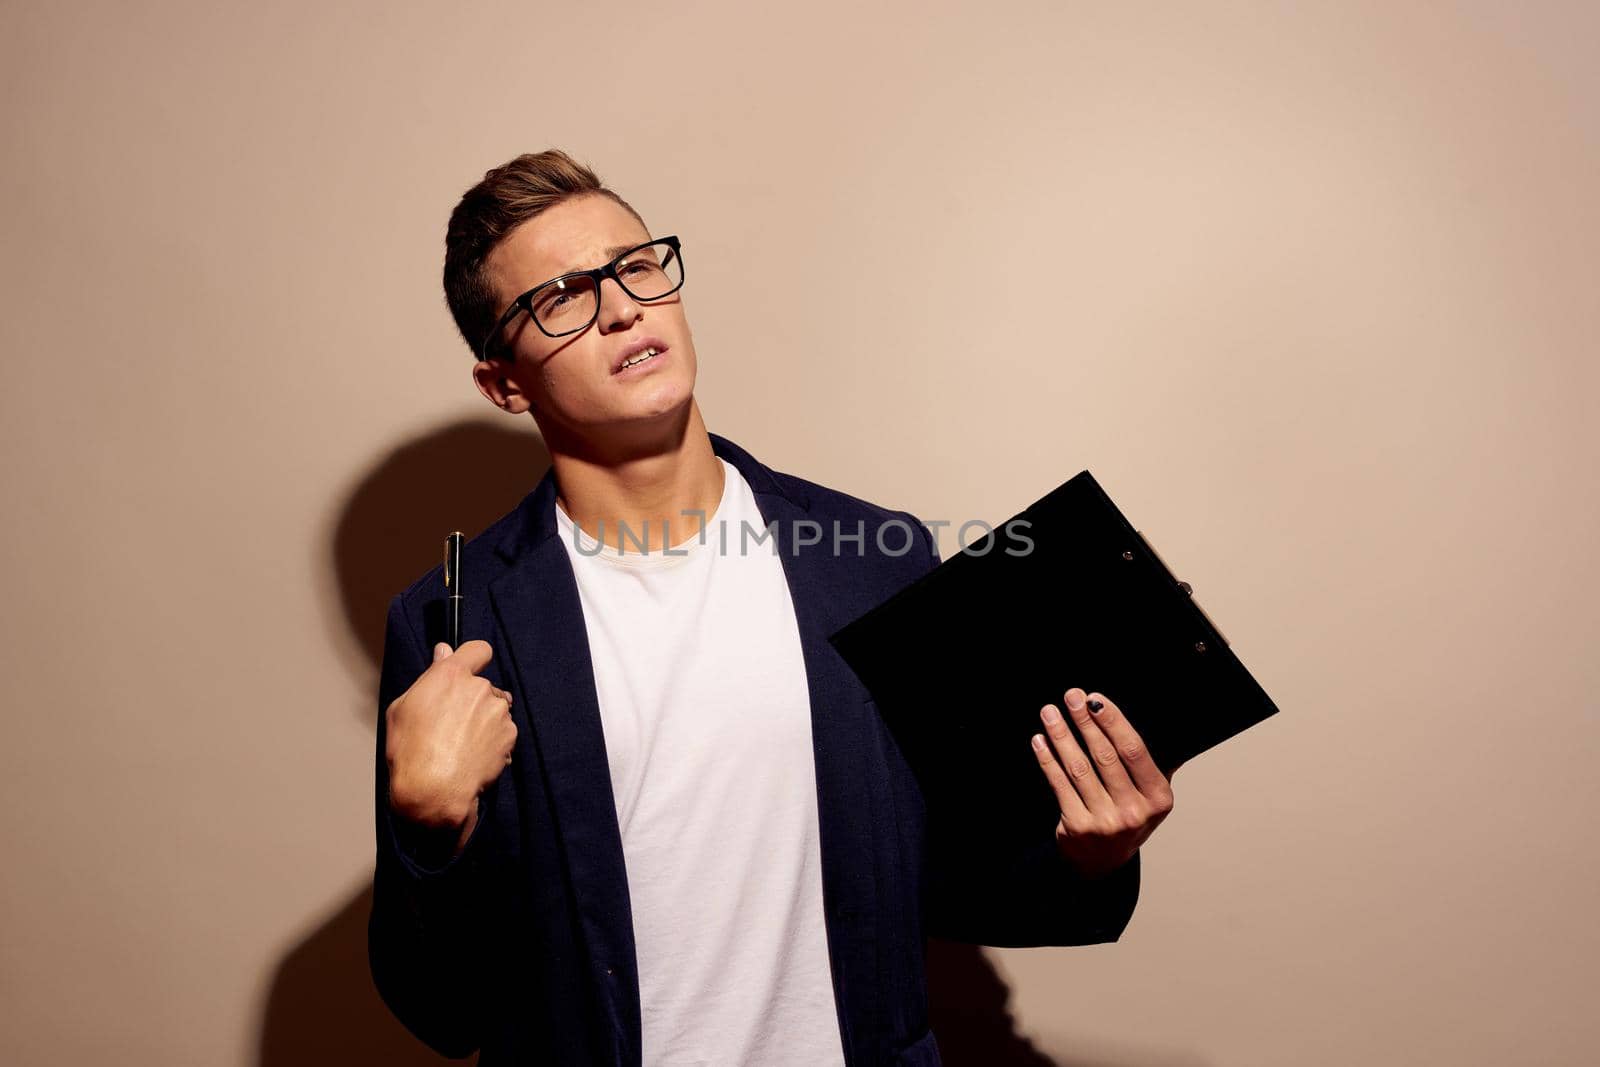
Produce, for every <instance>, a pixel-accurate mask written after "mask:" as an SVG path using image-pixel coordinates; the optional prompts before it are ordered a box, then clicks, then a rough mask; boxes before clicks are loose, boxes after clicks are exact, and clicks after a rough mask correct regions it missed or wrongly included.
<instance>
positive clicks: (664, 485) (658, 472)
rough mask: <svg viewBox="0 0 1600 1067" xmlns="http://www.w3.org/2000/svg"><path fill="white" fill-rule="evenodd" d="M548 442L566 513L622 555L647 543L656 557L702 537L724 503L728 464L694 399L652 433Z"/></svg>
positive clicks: (646, 549)
mask: <svg viewBox="0 0 1600 1067" xmlns="http://www.w3.org/2000/svg"><path fill="white" fill-rule="evenodd" d="M546 444H547V446H549V448H550V460H551V465H552V466H553V467H554V468H555V472H556V501H557V502H558V503H559V504H560V505H561V509H562V510H563V511H565V512H566V513H567V515H568V516H569V517H570V518H571V519H572V521H573V522H574V523H576V524H577V526H578V527H579V528H580V529H581V530H583V532H584V533H586V534H588V535H589V536H590V537H593V538H595V539H596V540H603V541H604V542H605V543H606V544H608V545H610V546H611V547H613V548H616V549H619V550H622V551H628V552H637V551H639V547H638V546H639V543H640V542H643V543H644V546H645V547H644V550H645V551H647V552H657V551H660V550H661V549H663V548H666V547H669V538H670V544H671V545H678V544H682V543H683V542H685V541H687V540H689V539H690V538H693V537H697V536H699V534H700V531H701V529H702V528H703V527H704V525H705V520H706V519H707V518H709V517H710V516H711V513H712V512H713V511H715V510H716V507H717V504H718V503H719V502H720V501H721V499H722V490H723V479H724V472H723V468H722V462H721V461H720V460H719V459H718V458H717V455H716V453H715V452H713V451H712V449H711V438H710V437H708V436H707V435H706V427H705V423H704V422H703V421H702V419H701V417H700V406H699V404H697V403H695V402H694V401H693V400H691V401H690V403H689V405H688V407H687V409H686V410H685V412H684V416H683V417H682V418H681V419H678V420H673V422H672V423H671V424H668V425H667V426H665V427H664V428H663V429H661V430H659V431H657V432H656V433H654V434H646V435H640V436H638V437H634V438H628V439H622V440H614V439H611V440H607V441H605V442H601V443H596V442H582V443H577V444H575V445H572V446H567V445H564V444H563V443H561V442H558V441H556V440H554V439H552V438H549V437H547V438H546ZM686 512H687V514H685V513H686ZM624 525H625V526H626V527H627V530H628V538H627V543H626V546H624V544H623V538H622V527H623V526H624ZM602 533H603V534H604V536H603V537H602V536H601V535H602Z"/></svg>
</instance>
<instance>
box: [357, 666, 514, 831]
mask: <svg viewBox="0 0 1600 1067" xmlns="http://www.w3.org/2000/svg"><path fill="white" fill-rule="evenodd" d="M493 655H494V650H493V649H492V648H490V646H489V642H487V641H468V642H466V643H465V644H463V645H462V646H461V647H460V648H458V649H456V650H455V651H454V652H451V651H450V646H449V645H447V644H445V643H443V642H440V643H439V644H437V645H435V646H434V647H433V663H432V664H430V665H429V666H428V669H427V670H425V671H423V672H422V674H421V675H419V676H418V677H417V680H416V681H415V682H413V683H412V685H411V688H410V689H407V690H406V691H405V692H404V693H402V694H400V695H399V696H398V697H396V698H395V700H394V702H393V703H391V704H390V705H389V707H388V709H387V710H386V711H385V713H384V714H385V715H386V716H387V717H388V718H387V724H388V725H387V734H388V739H387V742H386V744H385V746H384V758H385V760H387V761H388V764H389V806H390V807H391V808H393V809H394V811H395V814H397V815H399V816H401V817H402V818H404V819H407V820H409V821H411V822H414V823H417V824H419V825H421V826H427V827H433V828H441V829H442V828H444V827H446V826H454V827H459V828H460V829H461V840H462V841H465V840H466V839H467V838H468V837H470V836H471V834H472V828H473V826H474V825H475V824H476V823H477V816H478V794H479V793H481V792H483V791H484V790H485V789H487V788H488V787H489V786H490V785H491V784H492V783H493V782H494V781H495V780H496V779H497V778H499V777H500V775H501V773H502V772H503V771H504V770H505V768H506V764H508V763H510V762H511V750H512V746H513V745H514V744H515V743H516V740H517V727H516V724H514V723H513V722H512V721H511V694H510V693H507V692H505V691H504V690H502V689H497V688H495V687H494V686H493V685H491V684H490V683H489V680H488V679H486V678H480V677H478V672H479V671H481V670H483V669H484V667H486V666H488V664H489V660H490V658H491V657H492V656H493Z"/></svg>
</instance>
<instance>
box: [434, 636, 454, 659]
mask: <svg viewBox="0 0 1600 1067" xmlns="http://www.w3.org/2000/svg"><path fill="white" fill-rule="evenodd" d="M450 651H451V650H450V644H449V642H447V641H440V642H439V643H438V644H437V645H434V646H433V662H435V663H438V662H439V661H440V660H442V659H449V658H450Z"/></svg>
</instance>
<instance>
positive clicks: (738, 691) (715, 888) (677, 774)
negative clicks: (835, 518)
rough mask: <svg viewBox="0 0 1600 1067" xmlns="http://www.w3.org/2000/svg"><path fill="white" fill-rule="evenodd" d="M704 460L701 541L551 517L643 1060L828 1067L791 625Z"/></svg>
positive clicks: (795, 631)
mask: <svg viewBox="0 0 1600 1067" xmlns="http://www.w3.org/2000/svg"><path fill="white" fill-rule="evenodd" d="M718 458H719V460H721V457H718ZM721 462H722V466H723V470H724V472H725V474H726V479H725V481H724V483H723V492H722V499H721V501H720V503H719V504H718V505H717V509H716V511H715V512H713V513H712V514H711V515H710V516H707V524H706V529H705V531H704V533H703V535H697V536H692V537H688V538H685V537H683V536H682V532H685V531H688V530H691V529H693V528H694V522H693V520H692V519H691V518H690V517H687V516H685V517H683V518H682V519H678V520H674V521H672V522H670V523H669V524H668V535H669V537H670V538H671V539H672V540H673V541H674V542H675V543H674V544H673V547H672V549H671V553H672V554H668V553H667V552H664V551H661V550H659V549H658V550H657V551H655V552H650V553H643V552H641V551H640V550H639V549H638V548H637V547H636V545H635V541H633V540H630V539H628V538H627V537H625V538H624V541H623V550H622V551H621V552H619V551H618V550H617V549H616V548H613V547H611V546H609V545H602V544H600V542H599V541H597V540H596V539H595V538H593V537H590V536H589V535H588V534H586V533H584V532H583V531H582V530H579V529H577V527H576V526H574V524H573V522H572V519H571V518H570V517H569V516H568V515H567V514H566V512H565V511H563V510H562V509H561V507H560V505H557V508H556V520H557V523H558V526H559V530H558V534H559V535H560V537H561V539H562V543H563V544H564V545H566V548H567V553H568V555H569V556H570V557H571V559H572V569H573V572H574V574H575V575H576V577H577V583H578V594H579V598H580V600H581V602H582V605H583V616H584V626H585V628H586V630H587V631H588V636H589V651H590V655H591V657H592V659H593V661H594V675H595V689H596V691H597V693H598V696H599V701H600V718H601V722H602V726H603V728H604V732H605V740H606V756H607V759H608V760H609V762H610V767H611V788H612V793H613V795H614V796H615V798H616V803H617V818H618V821H619V824H620V827H621V830H622V851H623V858H624V861H625V863H626V865H627V872H628V893H629V897H630V899H631V902H632V908H633V929H634V940H635V944H636V947H637V951H638V962H639V995H640V1007H641V1011H642V1016H643V1019H642V1021H643V1047H642V1052H643V1058H644V1063H645V1064H647V1065H652V1064H660V1065H666V1064H671V1065H673V1067H682V1065H689V1064H707V1065H712V1064H714V1065H723V1064H745V1063H750V1064H764V1065H765V1064H794V1065H796V1067H801V1065H803V1067H819V1065H827V1064H842V1063H843V1062H844V1052H843V1049H842V1047H841V1044H840V1036H839V1018H838V1015H837V1013H836V1010H835V1006H834V995H833V980H832V977H831V973H830V971H829V967H828V946H827V932H826V928H825V927H824V924H823V912H822V861H821V852H820V848H819V845H818V832H817V780H816V771H815V766H816V765H815V762H814V757H813V754H812V747H811V700H810V694H809V691H808V690H807V687H806V670H805V661H804V659H803V658H802V655H801V650H800V632H799V628H798V626H797V625H796V622H795V615H794V605H793V603H792V601H791V600H790V596H789V587H788V584H787V582H786V581H785V578H784V571H783V561H782V560H781V559H779V557H778V556H777V554H776V553H775V551H774V549H773V544H772V540H771V538H770V536H767V535H766V531H765V523H764V521H763V520H762V518H761V512H760V510H759V509H758V508H757V506H756V499H755V495H754V494H753V493H752V492H751V490H750V486H749V484H748V483H747V482H746V481H745V480H744V478H743V477H742V476H741V475H740V474H739V472H738V469H737V468H735V467H734V466H733V465H732V464H731V463H729V462H728V461H727V460H721ZM746 528H747V529H748V531H749V532H748V533H746V532H745V530H746ZM601 532H602V534H603V536H604V538H605V539H606V540H613V539H614V534H613V531H611V530H610V529H604V530H602V531H601ZM634 533H635V534H636V535H637V534H639V533H640V531H637V530H635V531H634ZM758 535H759V536H761V537H763V538H764V539H763V540H760V541H759V542H758V541H757V536H758ZM575 537H576V540H575ZM639 540H643V538H642V537H640V538H639ZM678 553H682V554H681V555H680V554H678Z"/></svg>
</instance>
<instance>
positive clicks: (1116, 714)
mask: <svg viewBox="0 0 1600 1067" xmlns="http://www.w3.org/2000/svg"><path fill="white" fill-rule="evenodd" d="M1067 692H1068V693H1069V694H1071V693H1072V692H1074V691H1073V690H1070V689H1069V690H1068V691H1067ZM1079 692H1081V691H1079ZM1079 700H1080V701H1081V704H1080V706H1079V708H1078V709H1077V710H1075V711H1073V716H1072V717H1073V721H1074V722H1076V723H1077V724H1078V730H1079V731H1080V732H1081V733H1082V734H1083V738H1084V742H1085V743H1086V744H1088V745H1089V746H1090V749H1091V755H1093V757H1094V760H1095V765H1096V766H1097V767H1099V768H1101V772H1100V773H1101V777H1102V778H1104V779H1105V782H1106V788H1107V789H1109V790H1110V791H1111V793H1112V795H1114V796H1118V797H1126V796H1128V795H1130V794H1131V793H1132V792H1133V791H1135V790H1137V791H1138V792H1139V793H1142V794H1144V795H1145V796H1146V797H1155V796H1156V795H1157V794H1158V793H1159V792H1160V791H1161V790H1162V789H1165V788H1166V787H1167V779H1166V776H1165V775H1163V774H1162V773H1161V769H1160V768H1159V767H1157V766H1156V764H1155V761H1154V760H1153V759H1151V758H1150V750H1149V749H1147V748H1146V747H1145V744H1144V739H1143V738H1141V737H1140V736H1139V732H1138V731H1137V730H1135V729H1134V728H1133V724H1132V723H1130V722H1129V721H1128V717H1127V716H1126V715H1124V714H1123V713H1122V709H1121V708H1119V707H1117V705H1116V704H1115V703H1113V702H1112V701H1111V700H1109V699H1107V698H1106V695H1105V694H1104V693H1089V694H1086V695H1083V696H1080V697H1079ZM1096 704H1098V705H1099V706H1100V710H1099V711H1095V710H1094V707H1095V705H1096ZM1068 709H1069V710H1072V707H1071V703H1070V702H1069V703H1068Z"/></svg>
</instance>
